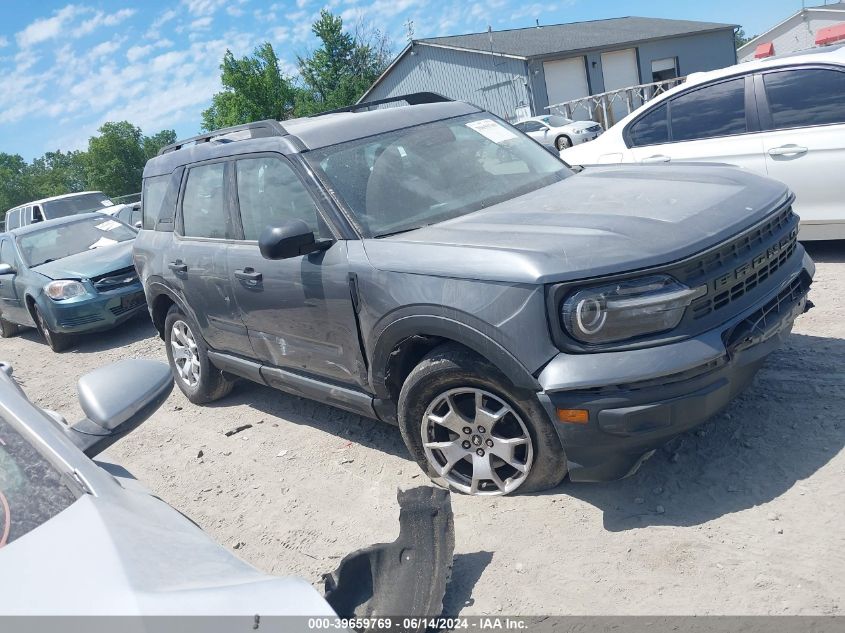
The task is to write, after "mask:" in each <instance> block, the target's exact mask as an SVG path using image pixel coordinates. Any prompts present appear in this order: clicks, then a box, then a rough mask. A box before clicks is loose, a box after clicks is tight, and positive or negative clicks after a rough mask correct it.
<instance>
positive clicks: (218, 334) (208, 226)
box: [164, 161, 252, 355]
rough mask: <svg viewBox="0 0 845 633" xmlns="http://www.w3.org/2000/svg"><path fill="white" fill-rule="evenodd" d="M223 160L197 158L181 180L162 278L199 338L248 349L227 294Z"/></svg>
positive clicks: (228, 228) (229, 235)
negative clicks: (181, 303)
mask: <svg viewBox="0 0 845 633" xmlns="http://www.w3.org/2000/svg"><path fill="white" fill-rule="evenodd" d="M231 169H232V165H231V163H230V162H227V161H216V162H208V163H200V164H198V165H194V166H192V167H190V168H189V169H188V173H187V174H186V176H185V178H184V182H183V183H182V190H181V192H180V196H179V205H178V209H177V218H176V230H175V231H174V235H173V241H172V242H171V246H170V249H169V252H168V253H167V257H166V258H165V265H166V266H167V268H166V270H165V271H164V272H165V279H166V280H167V282H168V284H169V285H170V286H171V287H173V288H176V289H177V291H178V292H179V293H180V294H181V295H182V296H183V297H184V299H185V302H186V303H187V304H188V306H189V307H190V308H191V310H192V311H193V313H194V317H195V318H196V320H197V324H198V325H199V327H200V331H201V333H202V336H203V339H205V341H206V343H208V345H209V346H210V347H211V348H213V349H215V350H219V351H226V352H233V353H237V354H244V355H252V348H251V346H250V344H249V337H248V336H247V333H246V327H245V326H244V324H243V322H242V321H241V318H240V313H239V312H238V308H237V305H236V303H235V300H234V297H233V296H232V288H231V285H230V283H229V271H228V268H227V263H226V258H227V252H228V249H229V246H230V245H231V243H232V239H233V235H234V231H233V229H232V226H233V224H232V218H231V205H230V198H231V196H230V195H229V191H230V188H229V183H228V180H229V178H230V170H231Z"/></svg>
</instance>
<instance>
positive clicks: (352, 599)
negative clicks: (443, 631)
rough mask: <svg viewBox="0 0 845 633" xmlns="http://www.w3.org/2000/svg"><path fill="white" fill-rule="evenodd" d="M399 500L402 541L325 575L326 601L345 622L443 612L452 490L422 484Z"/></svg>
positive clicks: (367, 551)
mask: <svg viewBox="0 0 845 633" xmlns="http://www.w3.org/2000/svg"><path fill="white" fill-rule="evenodd" d="M396 496H397V499H398V500H399V538H397V539H396V540H395V541H393V542H392V543H380V544H377V545H371V546H369V547H365V548H363V549H359V550H357V551H354V552H352V553H351V554H348V555H347V556H345V557H344V558H343V560H341V561H340V565H339V566H338V568H337V570H335V571H334V572H333V573H331V574H324V575H323V581H324V583H325V596H326V600H327V601H328V603H329V604H330V605H331V606H332V608H333V609H334V610H335V612H336V613H337V614H338V615H339V616H340V617H341V618H356V619H358V618H379V617H381V618H383V617H390V616H402V617H403V618H411V619H413V618H426V617H428V618H434V617H437V616H439V615H440V613H441V612H442V611H443V596H444V595H445V593H446V583H447V582H448V581H449V576H450V573H451V570H452V556H453V554H454V551H455V525H454V519H453V516H452V505H451V501H450V498H449V492H448V491H447V490H443V489H440V488H433V487H431V486H421V487H419V488H411V489H409V490H404V491H403V490H399V491H398V493H397V495H396ZM423 623H424V622H423ZM393 624H394V626H393V628H395V629H396V630H403V631H424V630H425V626H422V627H421V628H419V629H408V628H407V627H402V626H401V624H402V622H401V621H395V622H394V623H393ZM362 630H367V629H362ZM379 630H380V631H384V630H385V629H383V628H381V629H379ZM391 630H392V629H391Z"/></svg>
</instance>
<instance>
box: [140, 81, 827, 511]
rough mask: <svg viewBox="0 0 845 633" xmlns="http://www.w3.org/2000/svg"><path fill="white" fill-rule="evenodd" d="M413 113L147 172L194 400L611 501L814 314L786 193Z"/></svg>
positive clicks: (167, 162) (500, 481)
mask: <svg viewBox="0 0 845 633" xmlns="http://www.w3.org/2000/svg"><path fill="white" fill-rule="evenodd" d="M401 100H404V101H405V102H407V103H408V104H409V105H401V106H397V105H396V104H393V103H391V104H383V103H382V102H372V103H369V104H363V105H360V106H356V107H354V108H350V109H347V110H345V111H335V112H331V113H327V114H324V115H320V116H315V117H312V118H305V119H296V120H290V121H284V122H282V123H279V122H277V121H262V122H258V123H252V124H249V125H245V126H238V127H234V128H228V129H224V130H219V131H217V132H213V133H210V134H206V135H203V136H198V137H194V138H192V139H187V140H185V141H180V142H179V143H176V144H174V145H172V146H169V147H166V148H164V149H163V150H162V152H161V153H160V155H159V156H157V157H155V158H153V159H152V160H150V161H149V162H148V163H147V166H146V168H145V170H144V185H143V199H142V208H143V229H142V230H141V232H140V235H139V237H138V238H137V240H136V242H135V246H134V257H135V264H136V267H137V269H138V272H139V274H140V277H141V279H142V281H143V285H144V289H145V292H146V298H147V302H148V305H149V309H150V313H151V315H152V318H153V321H154V323H155V325H156V328H157V329H158V331H159V332H160V333H161V336H162V338H163V339H164V341H165V343H166V347H167V354H168V358H169V360H170V365H171V368H172V370H173V373H174V375H175V378H176V383H177V385H178V386H179V388H180V389H182V391H183V392H184V393H185V394H186V396H187V397H188V398H189V399H190V400H191V401H192V402H195V403H203V402H210V401H212V400H216V399H218V398H221V397H222V396H224V395H226V394H227V393H229V391H230V390H231V388H232V384H233V380H235V379H236V378H238V377H240V378H248V379H250V380H253V381H256V382H259V383H261V384H265V385H269V386H272V387H276V388H278V389H281V390H283V391H287V392H289V393H293V394H296V395H299V396H304V397H308V398H313V399H316V400H320V401H323V402H325V403H328V404H331V405H334V406H337V407H341V408H344V409H347V410H349V411H354V412H355V413H359V414H362V415H366V416H370V417H374V418H378V419H381V420H383V421H385V422H389V423H392V424H398V426H399V429H400V431H401V433H402V437H403V438H404V440H405V443H406V444H407V447H408V450H409V451H410V452H411V455H412V456H413V457H414V459H416V461H417V462H418V463H419V465H420V466H421V467H422V468H423V469H424V470H425V471H426V472H427V473H428V474H429V475H430V476H431V477H432V479H434V480H435V481H436V482H438V483H440V484H442V485H448V486H449V487H451V488H452V489H453V490H456V491H459V492H463V493H468V494H478V495H496V494H505V493H511V492H514V491H516V490H519V491H521V492H526V491H536V490H540V489H544V488H548V487H552V486H555V485H557V484H558V483H559V482H560V481H561V480H562V479H563V478H564V477H565V476H566V474H567V473H568V474H569V476H570V477H571V479H572V480H576V481H603V480H609V479H614V478H619V477H623V476H625V475H628V474H630V473H632V472H634V471H635V470H636V469H637V467H638V466H639V465H640V464H641V463H642V461H643V460H644V459H645V458H647V457H648V456H649V455H651V454H652V453H653V452H654V449H655V448H657V447H659V446H660V445H661V444H663V443H665V442H666V441H667V440H668V439H669V438H671V437H673V436H675V435H677V434H679V433H681V432H683V431H686V430H688V429H690V428H692V427H694V426H695V425H697V424H700V423H702V422H704V421H705V420H707V419H708V418H710V417H711V416H713V415H714V414H715V413H716V412H718V411H719V410H721V409H722V408H724V407H725V406H726V405H727V404H728V403H729V402H730V401H731V399H732V398H734V397H735V396H736V395H737V394H738V393H739V392H740V391H742V390H743V389H744V388H745V387H746V386H747V385H748V384H749V382H750V381H751V379H752V378H753V376H754V374H755V372H756V371H757V370H758V369H759V367H760V366H761V364H762V363H763V361H764V360H765V358H766V357H767V356H768V355H769V354H770V353H771V352H772V351H773V350H774V349H775V348H777V347H778V345H780V343H781V342H782V341H783V340H784V338H785V337H786V336H787V335H788V333H789V331H790V329H791V327H792V323H793V321H794V319H795V318H796V317H797V316H798V315H799V314H801V313H802V312H803V311H804V310H805V309H806V307H807V306H808V305H810V304H809V302H808V301H807V299H806V297H807V292H808V289H809V286H810V283H811V281H812V276H813V272H814V266H813V263H812V261H811V260H810V259H809V257H808V256H807V255H806V254H805V252H804V249H803V248H802V246H801V245H800V244H798V243H797V241H796V235H797V227H798V218H797V216H796V215H795V214H794V213H793V212H792V209H791V204H792V200H793V197H792V195H791V194H790V192H789V191H788V190H787V189H786V187H785V186H784V185H782V184H780V183H778V182H775V181H773V180H769V179H767V178H763V177H760V176H756V175H753V174H750V173H747V172H743V171H740V170H737V169H734V168H729V167H724V166H714V165H707V166H705V165H688V166H680V165H673V166H665V165H661V166H636V167H632V166H627V167H619V166H613V167H603V168H592V169H588V170H585V171H583V172H581V173H578V174H576V173H573V171H572V170H570V169H569V168H568V167H567V165H566V164H565V163H563V162H561V161H560V160H559V159H558V158H557V157H556V156H554V155H552V154H550V153H549V152H548V151H546V150H545V149H543V148H542V147H541V146H540V145H539V144H538V143H536V142H535V141H533V140H532V139H530V138H528V137H527V136H525V135H524V134H522V133H520V132H518V131H517V130H515V129H514V128H513V127H511V126H510V125H508V124H507V123H505V122H504V121H501V120H499V119H497V118H496V117H495V116H494V115H491V114H490V113H488V112H485V111H483V110H480V109H479V108H477V107H474V106H472V105H469V104H466V103H461V102H452V101H447V100H445V99H443V98H442V97H439V96H437V95H432V94H429V93H422V94H414V95H408V96H405V97H402V98H401ZM381 105H389V106H392V107H377V108H373V106H381Z"/></svg>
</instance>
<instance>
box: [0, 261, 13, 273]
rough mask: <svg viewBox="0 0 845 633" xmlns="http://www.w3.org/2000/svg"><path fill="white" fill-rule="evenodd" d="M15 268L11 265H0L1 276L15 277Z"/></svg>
mask: <svg viewBox="0 0 845 633" xmlns="http://www.w3.org/2000/svg"><path fill="white" fill-rule="evenodd" d="M15 272H16V271H15V267H14V266H12V265H11V264H0V275H14V274H15Z"/></svg>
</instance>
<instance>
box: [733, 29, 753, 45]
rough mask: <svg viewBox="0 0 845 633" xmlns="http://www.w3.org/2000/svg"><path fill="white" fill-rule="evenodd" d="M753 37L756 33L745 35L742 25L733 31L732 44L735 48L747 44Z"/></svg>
mask: <svg viewBox="0 0 845 633" xmlns="http://www.w3.org/2000/svg"><path fill="white" fill-rule="evenodd" d="M755 37H757V36H756V35H751V36H746V35H745V29H743V28H742V27H739V28H738V29H737V30H736V31H734V46H735V47H736V48H739V47H740V46H745V45H746V44H748V42H750V41H751V40H753V39H754V38H755Z"/></svg>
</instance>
